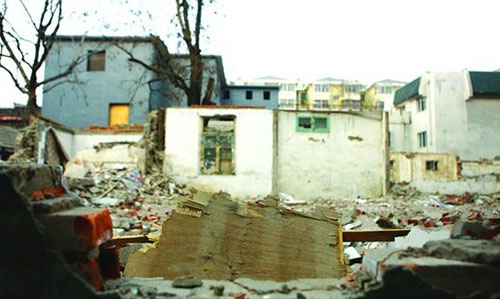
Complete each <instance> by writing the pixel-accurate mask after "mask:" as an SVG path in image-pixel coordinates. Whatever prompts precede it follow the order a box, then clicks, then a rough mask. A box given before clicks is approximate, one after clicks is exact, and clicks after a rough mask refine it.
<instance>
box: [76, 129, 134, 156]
mask: <svg viewBox="0 0 500 299" xmlns="http://www.w3.org/2000/svg"><path fill="white" fill-rule="evenodd" d="M141 138H142V132H133V133H76V134H75V135H74V143H73V149H72V154H71V155H70V156H71V157H73V156H75V155H76V154H77V153H78V152H79V151H81V150H85V149H89V148H93V147H94V146H95V145H97V144H99V143H106V142H108V143H109V142H120V141H126V142H137V141H139V140H140V139H141ZM68 154H69V153H68Z"/></svg>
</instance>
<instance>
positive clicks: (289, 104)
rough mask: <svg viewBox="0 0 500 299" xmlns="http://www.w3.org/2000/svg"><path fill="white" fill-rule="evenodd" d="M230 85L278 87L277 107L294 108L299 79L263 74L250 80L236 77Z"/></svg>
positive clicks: (299, 84)
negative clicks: (263, 75)
mask: <svg viewBox="0 0 500 299" xmlns="http://www.w3.org/2000/svg"><path fill="white" fill-rule="evenodd" d="M230 85H243V86H244V85H250V86H275V87H279V91H278V107H279V108H280V109H295V108H296V105H297V89H299V88H300V86H301V83H300V81H299V80H288V79H284V78H278V77H273V76H265V77H260V78H255V79H252V80H241V79H237V80H235V81H234V82H231V83H230Z"/></svg>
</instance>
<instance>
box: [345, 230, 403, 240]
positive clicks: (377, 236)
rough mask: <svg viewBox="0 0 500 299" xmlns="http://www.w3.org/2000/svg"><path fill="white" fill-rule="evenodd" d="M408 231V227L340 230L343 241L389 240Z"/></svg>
mask: <svg viewBox="0 0 500 299" xmlns="http://www.w3.org/2000/svg"><path fill="white" fill-rule="evenodd" d="M409 233H410V230H409V229H381V230H358V231H347V232H342V239H343V240H344V242H389V241H394V238H396V237H401V236H406V235H407V234H409Z"/></svg>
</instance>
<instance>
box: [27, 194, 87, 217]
mask: <svg viewBox="0 0 500 299" xmlns="http://www.w3.org/2000/svg"><path fill="white" fill-rule="evenodd" d="M78 206H83V204H82V203H81V202H80V200H79V199H78V198H76V197H58V198H53V199H44V200H40V201H36V202H32V208H33V212H34V213H35V214H42V213H54V212H58V211H63V210H68V209H72V208H74V207H78Z"/></svg>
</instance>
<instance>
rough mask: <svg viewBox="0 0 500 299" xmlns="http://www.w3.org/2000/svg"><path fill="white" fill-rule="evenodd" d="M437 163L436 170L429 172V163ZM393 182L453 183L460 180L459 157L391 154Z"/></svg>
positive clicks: (451, 155) (449, 155) (433, 154)
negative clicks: (424, 181)
mask: <svg viewBox="0 0 500 299" xmlns="http://www.w3.org/2000/svg"><path fill="white" fill-rule="evenodd" d="M432 161H434V162H437V169H436V170H428V169H427V167H426V163H427V162H432ZM391 165H392V169H391V181H393V182H411V181H414V180H430V181H443V182H446V181H453V180H457V179H458V173H459V166H458V157H457V156H456V155H453V154H436V153H432V154H431V153H401V152H392V153H391Z"/></svg>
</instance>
